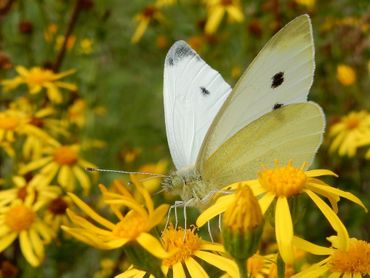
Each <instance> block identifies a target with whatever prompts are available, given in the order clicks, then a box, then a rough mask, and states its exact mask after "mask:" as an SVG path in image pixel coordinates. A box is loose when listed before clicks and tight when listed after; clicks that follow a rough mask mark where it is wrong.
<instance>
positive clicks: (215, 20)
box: [205, 7, 225, 34]
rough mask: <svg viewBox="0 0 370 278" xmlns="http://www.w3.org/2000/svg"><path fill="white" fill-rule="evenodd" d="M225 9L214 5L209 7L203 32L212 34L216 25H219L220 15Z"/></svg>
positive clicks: (221, 15)
mask: <svg viewBox="0 0 370 278" xmlns="http://www.w3.org/2000/svg"><path fill="white" fill-rule="evenodd" d="M224 13H225V10H224V9H223V8H219V7H215V8H212V9H210V15H209V17H208V19H207V22H206V26H205V32H206V33H207V34H213V33H214V32H215V31H216V30H217V28H218V25H220V23H221V20H222V17H223V16H224Z"/></svg>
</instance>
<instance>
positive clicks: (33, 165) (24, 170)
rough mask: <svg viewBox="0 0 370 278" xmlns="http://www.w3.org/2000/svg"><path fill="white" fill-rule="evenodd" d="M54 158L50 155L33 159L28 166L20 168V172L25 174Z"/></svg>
mask: <svg viewBox="0 0 370 278" xmlns="http://www.w3.org/2000/svg"><path fill="white" fill-rule="evenodd" d="M52 159H53V158H52V157H50V156H49V157H45V158H41V159H39V160H35V161H32V162H30V163H28V164H27V165H26V166H24V167H21V168H20V174H21V175H23V174H25V173H28V172H30V171H33V170H35V169H38V168H41V167H43V166H44V165H46V164H47V163H49V162H50V161H51V160H52Z"/></svg>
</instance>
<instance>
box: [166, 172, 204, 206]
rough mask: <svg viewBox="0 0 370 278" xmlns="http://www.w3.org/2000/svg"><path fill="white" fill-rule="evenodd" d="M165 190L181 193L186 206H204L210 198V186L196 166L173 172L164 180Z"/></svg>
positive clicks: (176, 193) (175, 193)
mask: <svg viewBox="0 0 370 278" xmlns="http://www.w3.org/2000/svg"><path fill="white" fill-rule="evenodd" d="M162 187H163V189H164V190H165V191H167V192H170V193H171V194H174V195H180V196H181V199H182V200H183V201H184V202H185V203H186V206H195V207H200V206H203V205H204V204H205V203H207V201H208V200H209V195H210V192H209V188H210V187H209V186H208V184H207V183H205V182H204V181H203V180H202V177H201V175H200V174H199V173H197V171H196V170H195V168H193V167H191V168H186V169H182V170H178V171H176V172H173V173H172V174H171V175H169V176H168V177H166V178H164V179H163V181H162Z"/></svg>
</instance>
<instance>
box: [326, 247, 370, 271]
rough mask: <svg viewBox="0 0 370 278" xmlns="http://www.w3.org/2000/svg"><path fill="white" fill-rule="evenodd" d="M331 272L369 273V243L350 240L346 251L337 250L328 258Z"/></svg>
mask: <svg viewBox="0 0 370 278" xmlns="http://www.w3.org/2000/svg"><path fill="white" fill-rule="evenodd" d="M329 265H330V269H331V271H332V272H339V273H351V274H355V273H357V274H358V273H360V274H364V275H365V274H368V273H370V243H367V242H366V241H363V240H352V241H351V242H350V245H349V248H348V250H347V251H343V250H337V251H335V252H334V253H333V254H332V255H331V256H330V261H329Z"/></svg>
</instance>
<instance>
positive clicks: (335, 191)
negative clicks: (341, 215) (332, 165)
mask: <svg viewBox="0 0 370 278" xmlns="http://www.w3.org/2000/svg"><path fill="white" fill-rule="evenodd" d="M309 188H310V189H311V190H312V191H314V192H316V190H317V189H319V190H322V191H326V192H329V193H331V194H335V195H337V196H340V197H343V198H346V199H348V200H350V201H352V202H354V203H355V204H357V205H359V206H361V207H362V208H363V209H364V210H365V211H366V212H367V208H366V206H365V205H364V204H363V203H362V202H361V200H360V199H359V198H357V197H356V196H355V195H353V194H352V193H349V192H346V191H343V190H340V189H338V188H335V187H332V186H328V185H321V184H317V183H309ZM318 193H319V192H318ZM319 194H320V193H319Z"/></svg>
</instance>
